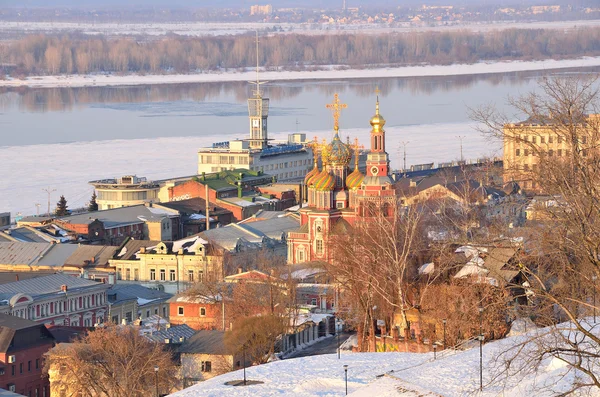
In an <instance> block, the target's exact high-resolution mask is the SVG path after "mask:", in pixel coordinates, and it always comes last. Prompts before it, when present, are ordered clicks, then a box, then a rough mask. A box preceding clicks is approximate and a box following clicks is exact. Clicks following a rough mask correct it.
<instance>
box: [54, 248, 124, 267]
mask: <svg viewBox="0 0 600 397" xmlns="http://www.w3.org/2000/svg"><path fill="white" fill-rule="evenodd" d="M117 249H118V247H111V246H104V245H81V246H79V247H78V248H77V249H76V250H75V251H74V252H73V254H71V256H69V257H68V258H67V259H66V260H65V262H64V264H65V265H67V266H79V267H83V266H87V265H93V266H107V265H108V260H109V259H112V258H113V257H114V256H115V252H116V251H117Z"/></svg>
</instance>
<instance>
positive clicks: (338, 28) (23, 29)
mask: <svg viewBox="0 0 600 397" xmlns="http://www.w3.org/2000/svg"><path fill="white" fill-rule="evenodd" d="M595 26H600V21H598V20H584V21H556V22H510V21H509V22H506V21H503V22H480V23H444V24H437V25H433V24H432V25H429V24H421V23H410V22H405V23H398V24H394V25H393V26H389V25H383V24H357V25H339V24H308V23H305V24H292V23H272V22H269V23H226V22H223V23H210V22H181V23H177V22H171V23H116V22H114V23H89V22H83V23H76V22H14V21H2V23H0V35H1V34H2V33H4V34H22V33H27V34H29V33H66V32H81V33H83V34H90V35H97V34H104V35H109V36H115V35H149V36H160V35H165V34H177V35H182V36H216V35H236V34H245V33H248V32H254V31H256V30H258V31H264V30H267V29H268V30H269V31H272V30H273V28H275V27H277V29H278V31H279V32H280V33H290V32H293V33H299V34H342V33H358V32H360V33H370V34H379V33H391V32H399V33H402V32H415V31H418V32H422V31H452V30H469V31H473V32H489V31H495V30H504V29H560V30H568V29H573V28H581V27H595ZM279 28H281V29H279ZM271 34H275V33H273V32H271Z"/></svg>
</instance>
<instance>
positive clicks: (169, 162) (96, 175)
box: [0, 123, 501, 216]
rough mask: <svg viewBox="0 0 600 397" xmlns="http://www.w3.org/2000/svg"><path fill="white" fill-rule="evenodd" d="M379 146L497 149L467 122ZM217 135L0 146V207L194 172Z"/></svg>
mask: <svg viewBox="0 0 600 397" xmlns="http://www.w3.org/2000/svg"><path fill="white" fill-rule="evenodd" d="M386 132H387V151H388V152H389V153H390V156H391V158H392V167H393V168H401V167H402V164H401V162H400V158H401V156H400V155H399V150H400V142H402V141H410V144H409V145H408V146H407V164H408V165H411V164H421V163H430V162H434V161H451V160H456V159H458V158H459V157H460V146H459V142H458V139H457V138H456V136H459V135H460V136H465V137H466V138H464V139H463V152H464V157H465V158H467V159H475V158H480V157H484V156H500V155H501V144H500V143H499V142H490V141H489V139H487V138H485V137H483V136H481V135H480V134H479V132H477V131H476V130H474V129H473V127H472V125H470V124H468V123H455V124H429V125H414V126H401V127H389V128H386ZM306 133H307V136H308V137H311V138H312V137H313V136H315V135H316V136H318V137H320V138H326V139H328V140H329V139H331V137H332V132H331V131H308V132H306ZM287 134H288V133H287V132H286V133H279V134H271V135H272V137H273V138H275V139H287ZM346 136H350V137H351V139H354V137H358V138H359V140H360V141H361V144H363V145H365V146H366V147H368V145H369V130H368V129H367V128H363V129H348V130H343V131H342V137H343V139H345V137H346ZM223 139H224V138H223V136H219V135H216V134H215V135H205V136H202V137H198V136H194V137H176V138H155V139H131V140H111V141H95V142H76V143H62V144H48V145H30V146H4V147H2V146H0V158H1V159H2V160H3V162H4V163H5V164H9V166H8V168H7V169H6V168H5V172H2V173H0V192H2V194H1V195H0V211H2V212H3V211H10V212H11V213H12V214H13V216H14V215H15V214H17V213H18V212H21V213H22V214H24V215H30V214H35V213H36V207H35V204H36V203H40V204H42V207H41V210H42V211H43V212H45V210H46V206H47V200H48V198H47V194H46V193H45V192H43V191H42V189H44V188H48V187H50V188H51V189H56V192H55V193H53V195H52V197H51V208H52V209H54V207H55V204H56V201H58V197H59V196H60V195H61V194H64V195H65V197H66V198H67V200H68V202H69V206H70V207H71V208H78V207H81V206H83V205H85V203H86V202H87V201H88V200H89V198H90V196H91V193H92V187H91V186H90V185H88V184H87V182H88V181H90V180H97V179H105V178H111V177H117V176H122V175H127V174H137V175H139V176H145V177H147V178H148V179H153V180H157V179H165V178H172V177H178V176H187V175H194V174H195V173H196V167H197V149H198V148H200V147H203V146H209V145H210V144H212V142H217V141H222V140H223Z"/></svg>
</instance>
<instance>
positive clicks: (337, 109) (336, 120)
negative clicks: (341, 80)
mask: <svg viewBox="0 0 600 397" xmlns="http://www.w3.org/2000/svg"><path fill="white" fill-rule="evenodd" d="M325 107H326V108H327V109H329V110H331V111H332V112H333V129H334V130H336V131H337V130H339V129H340V113H341V112H342V109H346V108H347V107H348V105H347V104H345V103H340V98H339V96H338V94H335V95H334V96H333V103H328V104H327V105H325Z"/></svg>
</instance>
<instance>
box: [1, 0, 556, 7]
mask: <svg viewBox="0 0 600 397" xmlns="http://www.w3.org/2000/svg"><path fill="white" fill-rule="evenodd" d="M527 2H528V3H529V2H531V3H532V4H538V3H545V2H546V1H545V0H527ZM561 2H562V1H556V0H555V1H554V3H561ZM0 3H3V5H4V6H11V7H57V6H68V7H73V6H77V7H102V6H134V5H135V6H138V5H139V6H146V7H152V6H171V7H173V6H175V7H186V6H187V7H241V8H247V7H250V6H251V5H253V4H272V5H273V6H275V7H307V6H309V7H325V8H333V7H337V5H338V4H339V6H340V7H341V4H342V0H303V1H298V0H3V1H0ZM449 3H450V4H451V3H455V4H485V3H488V4H494V3H496V4H505V3H523V1H522V0H521V1H519V0H458V1H452V0H450V1H449V0H347V5H348V6H349V7H356V6H372V5H377V4H385V5H397V6H401V5H414V4H449Z"/></svg>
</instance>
